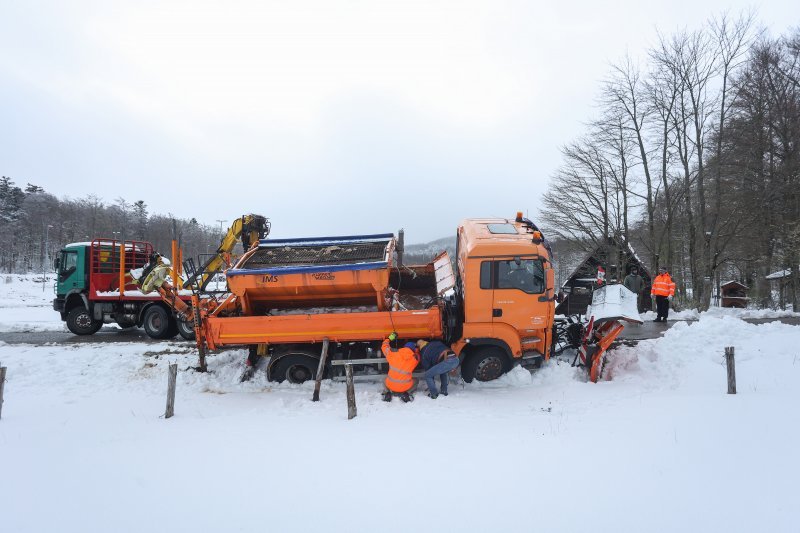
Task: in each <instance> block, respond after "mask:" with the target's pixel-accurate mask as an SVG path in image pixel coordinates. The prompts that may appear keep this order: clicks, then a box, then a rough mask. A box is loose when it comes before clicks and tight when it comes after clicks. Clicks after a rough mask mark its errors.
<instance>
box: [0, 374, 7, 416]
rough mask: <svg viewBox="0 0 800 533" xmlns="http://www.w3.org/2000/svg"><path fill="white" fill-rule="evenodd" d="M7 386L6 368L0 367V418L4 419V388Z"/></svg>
mask: <svg viewBox="0 0 800 533" xmlns="http://www.w3.org/2000/svg"><path fill="white" fill-rule="evenodd" d="M5 384H6V367H4V366H0V418H3V387H4V385H5Z"/></svg>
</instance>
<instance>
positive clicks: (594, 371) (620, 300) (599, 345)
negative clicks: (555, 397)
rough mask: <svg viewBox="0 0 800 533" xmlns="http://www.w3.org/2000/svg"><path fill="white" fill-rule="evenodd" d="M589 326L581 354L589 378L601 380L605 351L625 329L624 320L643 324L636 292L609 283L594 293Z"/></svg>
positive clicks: (580, 350) (581, 347)
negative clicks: (637, 305) (637, 306)
mask: <svg viewBox="0 0 800 533" xmlns="http://www.w3.org/2000/svg"><path fill="white" fill-rule="evenodd" d="M586 314H587V316H589V317H590V318H589V324H588V325H587V326H586V330H585V333H584V335H583V340H582V342H581V346H580V348H578V354H579V356H580V359H581V363H582V364H583V366H584V367H585V368H586V369H587V371H588V372H589V379H590V380H591V381H592V383H597V381H598V380H599V379H600V377H601V375H602V372H603V365H604V363H605V355H606V351H607V350H608V348H609V347H610V346H611V344H612V343H613V342H614V341H615V340H616V338H617V337H619V334H620V333H622V330H623V329H625V324H624V322H631V323H633V324H641V323H642V320H641V318H640V317H639V312H638V310H637V308H636V295H635V294H634V293H632V292H631V291H629V290H628V289H626V288H625V287H623V286H622V285H606V286H604V287H600V288H599V289H597V290H595V291H594V293H593V294H592V305H591V307H590V308H589V310H588V311H587V313H586Z"/></svg>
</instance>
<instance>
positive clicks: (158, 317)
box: [142, 305, 178, 339]
mask: <svg viewBox="0 0 800 533" xmlns="http://www.w3.org/2000/svg"><path fill="white" fill-rule="evenodd" d="M174 321H175V319H174V318H172V317H171V316H169V313H168V312H167V310H166V309H164V308H163V307H161V306H160V305H151V306H150V307H148V308H147V310H145V312H144V319H143V320H142V325H143V326H144V331H145V333H147V336H148V337H150V338H151V339H171V338H172V337H174V336H175V335H176V334H177V333H178V331H177V330H178V328H177V325H176V324H175V323H174Z"/></svg>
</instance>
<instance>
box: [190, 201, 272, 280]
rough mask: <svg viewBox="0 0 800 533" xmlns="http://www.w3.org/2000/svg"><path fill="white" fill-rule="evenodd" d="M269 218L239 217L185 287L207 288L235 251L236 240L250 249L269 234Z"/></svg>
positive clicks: (245, 249) (258, 216) (255, 216)
mask: <svg viewBox="0 0 800 533" xmlns="http://www.w3.org/2000/svg"><path fill="white" fill-rule="evenodd" d="M269 230H270V223H269V219H267V218H266V217H263V216H261V215H253V214H250V215H243V216H242V217H240V218H237V219H236V220H235V221H234V222H233V224H231V227H230V228H228V232H227V233H226V234H225V236H224V237H223V238H222V241H221V242H220V245H219V248H217V251H216V253H215V254H214V255H213V256H211V257H210V258H209V259H208V261H206V263H205V264H204V265H203V266H202V267H201V268H199V269H197V270H196V271H195V272H194V273H193V274H192V275H190V276H189V278H188V279H187V280H186V282H185V283H184V284H183V288H184V289H188V288H191V287H193V286H194V287H196V288H197V289H199V290H205V288H206V286H207V285H208V283H209V282H210V281H211V279H212V278H213V277H214V274H216V273H218V272H221V271H222V267H223V266H224V265H225V264H226V263H227V259H228V258H229V257H230V254H231V252H233V249H234V247H235V246H236V242H237V241H239V240H241V242H242V246H243V247H244V251H245V252H246V251H247V250H249V249H250V248H251V247H252V246H253V244H256V243H258V241H259V239H263V238H265V237H266V236H267V235H269Z"/></svg>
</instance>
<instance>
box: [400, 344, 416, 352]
mask: <svg viewBox="0 0 800 533" xmlns="http://www.w3.org/2000/svg"><path fill="white" fill-rule="evenodd" d="M403 348H408V349H409V350H411V351H412V352H413V351H414V350H415V349H416V348H417V345H416V344H414V343H413V342H407V343H405V344H404V345H403Z"/></svg>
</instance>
